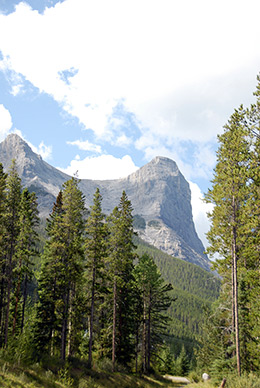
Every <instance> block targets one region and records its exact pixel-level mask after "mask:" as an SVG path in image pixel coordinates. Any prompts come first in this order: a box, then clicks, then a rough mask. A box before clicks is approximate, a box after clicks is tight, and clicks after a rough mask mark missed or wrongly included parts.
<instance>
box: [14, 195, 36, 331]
mask: <svg viewBox="0 0 260 388" xmlns="http://www.w3.org/2000/svg"><path fill="white" fill-rule="evenodd" d="M19 223H20V232H19V235H18V238H17V247H16V252H15V259H16V269H15V279H14V283H15V284H14V286H15V287H14V297H15V302H14V316H13V334H14V333H15V330H16V324H17V318H18V307H19V301H20V299H21V297H22V305H21V322H20V330H21V331H22V330H23V326H24V316H25V304H26V300H27V294H28V290H27V288H28V281H29V280H30V279H31V277H32V269H31V267H32V262H31V259H32V257H33V256H35V254H36V250H35V244H36V242H37V238H38V234H37V232H36V227H37V225H38V223H39V218H38V209H37V201H36V195H35V193H30V192H29V190H28V189H27V188H26V189H24V190H23V192H22V195H21V203H20V218H19Z"/></svg>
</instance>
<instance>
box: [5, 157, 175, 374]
mask: <svg viewBox="0 0 260 388" xmlns="http://www.w3.org/2000/svg"><path fill="white" fill-rule="evenodd" d="M84 202H85V200H84V196H83V194H82V192H81V190H80V189H79V180H78V179H77V178H75V177H73V178H71V179H70V180H68V181H67V182H65V183H64V184H63V186H62V188H61V191H60V192H59V194H58V196H57V198H56V201H55V203H54V204H53V209H52V211H51V213H50V215H49V217H48V218H47V220H46V234H47V239H46V242H45V244H44V248H43V252H39V243H38V239H39V235H38V225H39V221H40V220H39V216H38V210H37V198H36V195H35V193H31V192H29V190H28V189H27V188H23V187H22V184H21V179H20V177H19V175H18V173H17V167H16V163H15V161H13V162H12V165H11V167H10V169H9V170H8V172H7V173H5V172H4V170H3V166H2V165H1V164H0V229H1V231H0V348H2V349H4V350H6V351H8V349H9V350H10V349H11V351H12V350H14V351H16V349H19V351H22V352H24V353H25V354H26V357H29V358H31V359H32V360H39V359H41V358H42V357H44V356H47V357H59V358H60V359H61V360H63V361H65V360H67V359H68V358H72V357H80V358H83V359H85V360H87V362H88V365H89V367H92V366H93V364H94V363H95V362H97V361H98V360H101V359H107V358H109V359H110V360H111V362H112V367H113V370H116V368H117V365H118V364H122V365H124V366H127V367H129V366H131V367H132V368H133V366H134V367H135V369H136V371H142V372H144V373H146V372H148V371H149V370H150V369H151V367H152V365H153V363H155V362H156V357H157V356H158V352H159V349H160V346H161V344H162V342H163V336H164V334H165V332H166V327H167V322H168V319H169V318H168V317H167V315H166V311H167V309H168V308H169V306H170V305H171V302H172V301H173V299H174V298H173V297H172V296H170V294H169V291H170V290H171V289H172V286H171V284H166V283H165V282H164V280H163V279H162V276H161V274H160V272H159V271H158V268H157V266H156V265H155V263H154V260H153V259H152V257H151V256H149V255H148V254H147V253H144V254H143V255H142V256H140V257H138V255H137V254H136V251H135V248H136V247H135V245H134V243H133V236H134V230H133V216H132V212H133V209H132V205H131V202H130V201H129V199H128V197H127V195H126V193H125V192H124V191H123V193H122V196H121V198H120V201H119V204H118V206H116V207H115V209H114V210H113V212H112V213H111V214H110V215H109V216H105V214H103V212H102V196H101V193H100V191H99V189H98V188H97V189H96V192H95V195H94V198H93V204H92V206H91V207H90V209H86V208H85V203H84ZM39 256H40V257H41V258H40V263H41V265H40V269H37V268H36V266H35V262H36V258H37V257H39ZM21 343H22V345H21ZM21 349H22V350H21Z"/></svg>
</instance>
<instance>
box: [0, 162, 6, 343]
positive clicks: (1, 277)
mask: <svg viewBox="0 0 260 388" xmlns="http://www.w3.org/2000/svg"><path fill="white" fill-rule="evenodd" d="M6 178H7V174H5V173H4V170H3V166H2V164H1V163H0V347H1V346H2V345H3V343H4V328H5V325H4V324H5V308H4V307H5V303H4V302H5V290H6V283H7V279H6V238H7V230H6V217H7V201H6V196H7V193H6Z"/></svg>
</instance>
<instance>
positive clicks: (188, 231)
mask: <svg viewBox="0 0 260 388" xmlns="http://www.w3.org/2000/svg"><path fill="white" fill-rule="evenodd" d="M14 158H15V159H16V162H17V166H18V172H19V174H20V176H21V178H22V182H23V184H24V185H25V186H27V187H29V188H31V190H33V191H35V192H36V194H37V196H38V203H39V211H40V214H41V216H43V217H46V216H48V214H49V213H50V212H51V209H52V205H53V202H54V201H55V197H56V196H57V194H58V192H59V190H60V189H61V187H62V184H63V183H64V182H65V181H66V180H68V179H69V178H70V177H69V176H68V175H66V174H64V173H62V172H61V171H59V170H57V169H56V168H54V167H52V166H50V165H49V164H48V163H46V162H44V161H43V160H42V158H41V157H40V156H39V155H36V154H35V153H34V152H33V151H32V150H31V148H30V147H29V146H28V144H27V143H26V142H24V141H23V140H22V139H21V138H20V137H19V136H18V135H15V134H11V135H9V136H8V137H7V138H6V140H5V141H4V142H2V143H0V162H1V163H2V164H3V166H4V169H5V170H7V169H8V167H9V166H10V164H11V161H12V159H14ZM97 187H98V188H99V189H100V192H101V194H102V196H103V202H102V207H103V211H104V213H106V214H109V213H111V211H112V210H113V209H114V207H115V206H116V205H117V204H118V203H119V200H120V197H121V194H122V191H123V190H125V191H126V194H127V196H128V198H129V199H130V201H131V203H132V206H133V209H134V211H133V214H134V220H135V229H136V230H137V232H138V234H139V236H140V237H141V238H142V239H143V240H145V241H146V242H148V243H150V244H151V245H154V246H155V247H157V248H159V249H161V250H162V251H165V252H166V253H168V254H170V255H172V256H175V257H179V258H181V259H183V260H186V261H189V262H192V263H194V264H197V265H199V266H200V267H202V268H204V269H206V270H210V261H209V260H208V258H207V256H206V255H205V254H204V253H203V251H204V247H203V245H202V243H201V241H200V239H199V238H198V236H197V233H196V230H195V227H194V223H193V218H192V209H191V193H190V188H189V184H188V183H187V181H186V180H185V178H184V177H183V175H182V174H181V172H180V171H179V169H178V167H177V165H176V163H175V162H174V161H172V160H171V159H168V158H165V157H156V158H154V159H153V160H152V161H151V162H150V163H148V164H146V165H145V166H143V167H141V168H140V169H139V170H138V171H136V172H135V173H133V174H131V175H129V176H128V177H127V178H124V179H116V180H104V181H100V180H95V181H94V180H89V179H83V180H82V181H81V182H80V188H81V190H82V192H83V193H84V195H85V198H86V206H87V207H89V206H90V205H92V202H93V195H94V193H95V191H96V188H97Z"/></svg>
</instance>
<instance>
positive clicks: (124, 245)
mask: <svg viewBox="0 0 260 388" xmlns="http://www.w3.org/2000/svg"><path fill="white" fill-rule="evenodd" d="M109 232H110V235H109V246H110V256H109V260H110V274H111V280H112V287H111V288H112V295H113V301H112V306H113V322H112V364H113V369H115V362H116V361H117V362H119V363H122V364H124V365H127V363H128V361H130V359H131V357H132V354H133V353H134V349H133V347H134V343H133V340H132V335H133V325H132V314H131V313H132V306H133V300H132V297H133V293H132V290H133V261H134V257H135V255H134V248H135V246H134V244H133V234H134V231H133V216H132V205H131V202H130V201H129V200H128V198H127V195H126V193H125V191H123V193H122V196H121V199H120V203H119V205H118V207H116V208H115V209H114V210H113V212H112V214H111V216H110V219H109Z"/></svg>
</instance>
